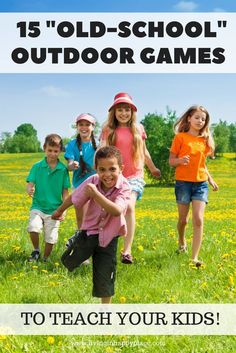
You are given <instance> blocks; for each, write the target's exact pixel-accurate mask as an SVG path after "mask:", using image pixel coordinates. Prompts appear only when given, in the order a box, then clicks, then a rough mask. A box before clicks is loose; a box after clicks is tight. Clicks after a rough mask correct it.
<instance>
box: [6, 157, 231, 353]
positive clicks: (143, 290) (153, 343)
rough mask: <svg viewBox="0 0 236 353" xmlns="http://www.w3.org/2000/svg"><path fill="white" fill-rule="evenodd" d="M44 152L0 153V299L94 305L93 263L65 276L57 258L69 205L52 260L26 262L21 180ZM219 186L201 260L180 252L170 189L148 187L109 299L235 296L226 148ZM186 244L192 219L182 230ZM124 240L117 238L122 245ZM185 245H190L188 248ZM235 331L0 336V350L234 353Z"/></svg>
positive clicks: (218, 167)
mask: <svg viewBox="0 0 236 353" xmlns="http://www.w3.org/2000/svg"><path fill="white" fill-rule="evenodd" d="M41 158H42V154H34V155H30V154H18V155H13V154H12V155H7V154H2V155H0V171H1V173H0V196H1V203H0V215H1V216H0V245H1V254H0V264H1V270H0V276H1V282H0V292H1V303H99V300H98V299H96V298H93V297H92V296H91V288H92V281H91V266H83V267H82V268H80V269H77V270H76V271H74V272H73V273H70V274H68V273H67V271H66V269H64V268H63V267H62V265H61V263H60V256H61V253H62V251H63V249H64V244H65V241H66V239H67V238H68V237H70V236H71V235H72V234H73V232H74V230H75V217H74V210H73V209H70V210H69V212H68V214H67V217H66V219H65V221H64V222H63V223H62V225H61V228H60V239H59V242H58V244H57V246H56V247H55V249H54V250H53V253H52V255H51V262H50V263H42V262H39V263H37V264H35V263H34V264H30V263H27V257H28V256H29V254H30V252H31V244H30V241H29V237H28V234H27V232H26V226H27V222H28V214H29V207H30V202H31V200H30V198H29V197H28V196H27V195H26V193H25V178H26V175H27V173H28V171H29V169H30V167H31V166H32V164H33V163H34V162H36V161H38V160H39V159H41ZM208 167H209V170H210V172H211V174H212V175H213V177H214V179H215V180H216V182H217V183H218V184H219V187H220V190H219V192H217V193H213V192H212V191H211V192H210V195H209V204H208V206H207V208H206V213H205V228H204V241H203V246H202V250H201V253H200V258H202V259H203V260H204V263H205V266H203V267H202V268H201V269H196V268H193V267H192V266H191V265H190V264H189V258H190V253H188V254H183V255H177V254H176V252H175V250H176V249H177V236H176V230H175V228H176V219H177V212H176V204H175V199H174V194H173V188H160V187H155V186H152V187H146V189H145V193H144V196H143V199H142V200H141V201H140V202H138V203H137V209H136V211H137V212H136V216H137V229H136V234H135V241H134V246H133V255H134V257H135V263H134V265H132V266H125V265H122V264H121V263H120V262H119V261H118V268H117V282H116V294H115V296H114V298H113V303H235V302H236V246H235V244H236V237H235V229H236V216H235V214H236V159H235V155H234V156H233V155H230V154H227V155H225V156H224V157H220V158H216V159H215V160H213V161H212V160H211V161H210V162H209V165H208ZM187 234H188V242H189V245H190V243H191V234H192V227H191V222H190V224H189V226H188V230H187ZM121 248H122V240H121V239H120V241H119V250H120V249H121ZM189 248H190V246H189ZM235 350H236V339H235V337H234V336H105V337H104V336H97V337H96V336H95V337H91V336H53V337H52V336H0V352H4V353H5V352H9V353H10V352H11V353H14V352H17V353H18V352H36V351H38V352H55V353H57V352H58V353H59V352H62V353H63V352H70V351H73V352H107V353H113V352H127V353H129V352H184V353H185V352H186V353H187V352H193V353H198V352H205V353H206V352H207V353H208V352H209V353H210V352H212V353H213V352H216V353H218V352H235Z"/></svg>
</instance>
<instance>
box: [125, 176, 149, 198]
mask: <svg viewBox="0 0 236 353" xmlns="http://www.w3.org/2000/svg"><path fill="white" fill-rule="evenodd" d="M127 181H128V183H129V186H130V189H131V191H134V192H136V193H137V200H140V199H141V197H142V194H143V190H144V186H145V184H146V183H145V181H144V180H143V179H142V178H127Z"/></svg>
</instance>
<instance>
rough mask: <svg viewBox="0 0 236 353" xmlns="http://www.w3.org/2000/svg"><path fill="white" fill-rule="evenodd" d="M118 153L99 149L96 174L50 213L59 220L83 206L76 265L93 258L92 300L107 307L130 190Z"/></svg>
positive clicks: (106, 148)
mask: <svg viewBox="0 0 236 353" xmlns="http://www.w3.org/2000/svg"><path fill="white" fill-rule="evenodd" d="M122 168H123V164H122V157H121V153H120V152H119V150H118V149H117V148H115V147H114V146H110V147H102V148H100V149H98V150H97V152H96V154H95V169H96V171H97V174H95V175H92V176H90V177H89V178H88V179H86V180H85V181H84V182H83V183H82V184H81V185H80V186H79V187H78V188H76V189H75V190H74V192H73V193H72V195H70V196H69V197H68V198H67V199H66V200H65V201H64V202H63V204H62V205H61V206H60V207H58V209H57V210H56V211H55V212H54V213H53V215H52V218H53V219H55V220H59V219H60V218H61V216H62V214H63V212H64V211H65V210H66V209H67V208H68V207H70V206H71V205H72V204H74V206H75V207H76V208H77V209H81V208H82V207H83V206H84V205H85V204H86V203H87V204H88V206H87V212H86V213H85V214H84V217H83V221H82V225H81V233H80V237H79V239H78V242H79V243H78V253H77V256H76V262H77V265H76V266H79V265H80V264H82V263H83V262H84V260H86V259H87V258H89V257H90V256H92V258H93V296H95V297H99V298H101V301H102V303H111V298H112V296H113V295H114V284H115V274H116V252H117V241H118V236H119V235H125V234H126V222H125V217H124V215H125V212H126V209H127V207H128V203H129V201H130V187H129V184H128V182H127V180H126V179H125V178H124V177H123V175H122Z"/></svg>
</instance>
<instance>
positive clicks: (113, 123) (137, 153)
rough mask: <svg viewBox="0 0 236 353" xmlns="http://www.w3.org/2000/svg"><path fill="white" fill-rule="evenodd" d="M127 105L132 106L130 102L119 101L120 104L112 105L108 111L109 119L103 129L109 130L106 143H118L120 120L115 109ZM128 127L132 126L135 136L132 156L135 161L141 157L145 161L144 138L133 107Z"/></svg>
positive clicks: (109, 144)
mask: <svg viewBox="0 0 236 353" xmlns="http://www.w3.org/2000/svg"><path fill="white" fill-rule="evenodd" d="M127 105H128V106H129V107H130V105H129V104H125V103H119V104H117V105H115V106H114V107H112V108H111V109H110V111H109V113H108V118H107V121H106V123H105V124H104V127H103V130H106V131H108V133H107V138H106V143H107V145H108V146H114V145H115V143H116V134H115V130H116V128H117V127H118V126H119V122H118V120H117V119H116V116H115V110H116V108H117V106H127ZM130 108H131V107H130ZM127 127H129V128H130V131H131V133H132V136H133V144H132V147H133V153H132V157H133V159H134V161H135V162H139V161H140V159H141V160H142V161H143V160H144V152H143V140H142V137H141V136H140V131H139V129H138V127H137V124H136V112H135V111H134V110H133V109H132V108H131V119H130V120H129V121H128V123H127Z"/></svg>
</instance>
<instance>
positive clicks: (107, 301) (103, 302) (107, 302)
mask: <svg viewBox="0 0 236 353" xmlns="http://www.w3.org/2000/svg"><path fill="white" fill-rule="evenodd" d="M111 298H112V297H103V298H101V303H102V304H110V303H111Z"/></svg>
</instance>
